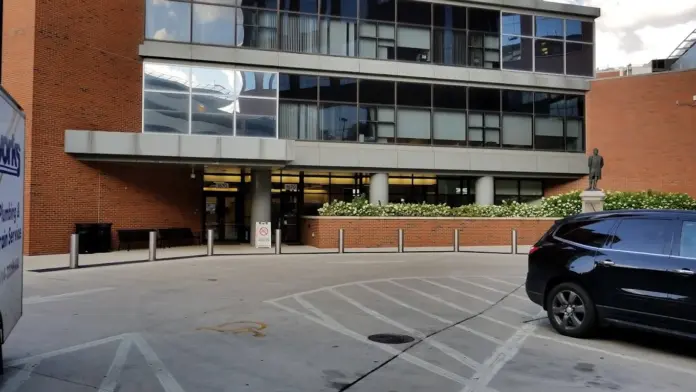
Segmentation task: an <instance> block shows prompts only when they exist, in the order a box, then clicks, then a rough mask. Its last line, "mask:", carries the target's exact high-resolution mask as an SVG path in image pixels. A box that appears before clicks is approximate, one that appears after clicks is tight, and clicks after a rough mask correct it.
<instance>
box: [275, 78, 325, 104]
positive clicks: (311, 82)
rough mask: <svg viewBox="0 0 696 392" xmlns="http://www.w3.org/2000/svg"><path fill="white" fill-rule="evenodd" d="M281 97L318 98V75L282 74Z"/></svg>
mask: <svg viewBox="0 0 696 392" xmlns="http://www.w3.org/2000/svg"><path fill="white" fill-rule="evenodd" d="M279 90H280V98H289V99H311V100H316V99H317V77H316V76H309V75H291V74H283V73H282V74H280V83H279Z"/></svg>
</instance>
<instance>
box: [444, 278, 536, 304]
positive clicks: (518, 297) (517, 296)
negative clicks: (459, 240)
mask: <svg viewBox="0 0 696 392" xmlns="http://www.w3.org/2000/svg"><path fill="white" fill-rule="evenodd" d="M449 279H452V280H458V281H460V282H462V283H466V284H470V285H472V286H474V287H479V288H482V289H484V290H488V291H492V292H494V293H499V294H507V293H508V292H507V291H505V290H499V289H496V288H493V287H490V286H486V285H483V284H480V283H476V282H474V281H472V280H468V279H462V278H458V277H456V276H450V277H449ZM518 286H519V285H518ZM509 296H510V297H513V298H517V299H521V300H523V301H529V298H526V297H523V296H521V295H517V294H510V295H509Z"/></svg>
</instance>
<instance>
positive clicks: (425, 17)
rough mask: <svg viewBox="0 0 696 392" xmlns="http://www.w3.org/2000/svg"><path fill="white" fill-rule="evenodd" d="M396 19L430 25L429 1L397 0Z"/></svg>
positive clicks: (408, 22) (400, 21)
mask: <svg viewBox="0 0 696 392" xmlns="http://www.w3.org/2000/svg"><path fill="white" fill-rule="evenodd" d="M396 9H397V11H398V14H397V17H396V21H397V22H399V24H401V23H406V24H417V25H423V26H430V23H431V20H430V12H431V3H428V2H424V1H411V0H399V3H398V4H397V7H396Z"/></svg>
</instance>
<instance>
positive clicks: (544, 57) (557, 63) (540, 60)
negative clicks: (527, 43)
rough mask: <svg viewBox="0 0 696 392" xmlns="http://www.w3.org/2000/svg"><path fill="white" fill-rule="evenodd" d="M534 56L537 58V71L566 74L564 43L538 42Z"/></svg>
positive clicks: (539, 40) (535, 65)
mask: <svg viewBox="0 0 696 392" xmlns="http://www.w3.org/2000/svg"><path fill="white" fill-rule="evenodd" d="M534 56H536V60H535V63H534V67H535V71H537V72H547V73H555V74H562V73H564V72H565V71H564V69H563V41H549V40H543V39H538V40H536V41H535V47H534Z"/></svg>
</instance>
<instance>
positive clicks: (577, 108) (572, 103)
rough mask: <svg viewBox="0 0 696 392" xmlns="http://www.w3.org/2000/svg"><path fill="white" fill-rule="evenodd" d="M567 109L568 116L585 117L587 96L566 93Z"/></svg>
mask: <svg viewBox="0 0 696 392" xmlns="http://www.w3.org/2000/svg"><path fill="white" fill-rule="evenodd" d="M565 110H566V115H568V116H574V117H584V116H585V97H584V96H583V95H566V96H565Z"/></svg>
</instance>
